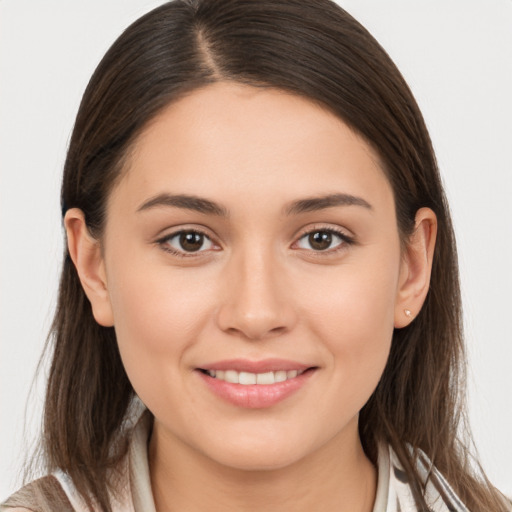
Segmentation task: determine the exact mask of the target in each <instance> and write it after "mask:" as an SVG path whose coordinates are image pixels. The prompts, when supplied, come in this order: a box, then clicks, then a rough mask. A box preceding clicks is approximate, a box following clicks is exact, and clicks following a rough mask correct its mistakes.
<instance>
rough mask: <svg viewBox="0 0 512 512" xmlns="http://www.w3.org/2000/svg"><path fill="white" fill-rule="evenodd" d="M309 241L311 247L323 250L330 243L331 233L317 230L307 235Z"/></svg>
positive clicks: (327, 247)
mask: <svg viewBox="0 0 512 512" xmlns="http://www.w3.org/2000/svg"><path fill="white" fill-rule="evenodd" d="M309 243H310V245H311V247H312V248H313V249H316V250H317V251H325V249H329V247H330V246H331V243H332V234H331V233H328V232H327V231H317V232H316V233H311V235H309Z"/></svg>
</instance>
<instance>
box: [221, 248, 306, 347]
mask: <svg viewBox="0 0 512 512" xmlns="http://www.w3.org/2000/svg"><path fill="white" fill-rule="evenodd" d="M249 252H250V254H247V253H246V254H245V255H244V254H240V255H239V256H238V257H236V258H233V261H232V262H230V264H229V271H228V272H227V273H226V279H225V280H224V284H223V291H222V297H221V305H220V307H219V309H218V314H217V323H218V325H219V327H220V329H222V330H223V331H225V332H227V333H229V334H234V335H238V336H241V337H243V338H245V339H249V340H261V339H266V338H270V337H274V336H278V335H281V334H283V333H286V332H289V331H290V330H291V329H292V328H293V326H294V325H295V323H296V321H297V317H296V314H295V311H294V308H293V301H292V298H291V297H290V289H289V286H287V283H286V277H285V275H284V274H285V273H284V272H283V271H282V269H279V268H278V264H277V262H276V258H273V257H272V255H271V254H268V253H267V254H264V252H263V251H259V252H258V251H254V250H252V251H249Z"/></svg>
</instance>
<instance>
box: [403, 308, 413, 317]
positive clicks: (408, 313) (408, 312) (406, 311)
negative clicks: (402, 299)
mask: <svg viewBox="0 0 512 512" xmlns="http://www.w3.org/2000/svg"><path fill="white" fill-rule="evenodd" d="M404 313H405V316H406V317H408V318H411V316H412V313H411V310H410V309H404Z"/></svg>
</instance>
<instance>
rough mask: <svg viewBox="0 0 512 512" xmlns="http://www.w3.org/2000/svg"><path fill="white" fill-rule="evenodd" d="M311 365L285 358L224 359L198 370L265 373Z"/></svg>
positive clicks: (304, 367)
mask: <svg viewBox="0 0 512 512" xmlns="http://www.w3.org/2000/svg"><path fill="white" fill-rule="evenodd" d="M308 368H312V365H308V364H303V363H298V362H297V361H290V360H286V359H262V360H260V361H251V360H248V359H226V360H224V361H217V362H214V363H208V364H205V365H204V366H200V367H199V369H200V370H224V371H226V370H235V371H237V372H248V373H266V372H278V371H283V370H284V371H289V370H297V371H302V370H307V369H308Z"/></svg>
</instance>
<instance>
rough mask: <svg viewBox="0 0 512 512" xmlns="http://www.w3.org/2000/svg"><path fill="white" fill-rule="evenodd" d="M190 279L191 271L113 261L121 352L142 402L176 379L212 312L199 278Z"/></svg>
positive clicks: (112, 280)
mask: <svg viewBox="0 0 512 512" xmlns="http://www.w3.org/2000/svg"><path fill="white" fill-rule="evenodd" d="M118 261H121V260H118ZM192 279H193V280H194V282H191V276H190V273H189V274H187V275H185V274H184V273H180V272H171V271H170V269H169V268H162V267H160V268H154V267H152V266H151V265H142V264H141V265H139V264H138V263H137V260H136V259H131V260H130V264H129V266H128V265H123V264H119V263H117V264H116V265H115V267H112V272H111V273H110V274H109V281H108V282H109V284H108V286H109V294H110V298H111V304H112V308H113V312H114V328H115V331H116V337H117V341H118V346H119V351H120V354H121V358H122V360H123V364H124V366H125V369H126V372H127V374H128V377H129V378H130V381H131V382H132V385H133V387H134V389H135V391H136V392H137V393H138V394H139V396H140V397H141V398H142V399H143V400H144V401H146V400H145V398H148V400H149V401H151V398H150V395H151V394H152V393H154V392H153V391H152V390H154V389H164V387H165V386H166V385H167V381H168V380H171V379H173V378H176V376H177V375H178V371H179V369H180V365H182V362H183V360H184V358H185V356H186V354H187V351H188V350H189V349H190V348H191V347H192V346H193V345H194V343H195V342H196V340H197V339H198V338H199V333H200V331H201V330H202V329H203V328H204V323H205V322H207V321H208V318H209V316H210V315H209V314H208V313H207V311H208V310H209V307H210V304H209V303H208V301H207V300H206V298H205V294H204V293H202V290H201V287H200V286H199V283H197V282H195V281H198V280H199V276H197V277H195V278H192ZM185 290H186V293H185V292H184V291H185ZM203 290H204V287H203ZM148 405H149V404H148Z"/></svg>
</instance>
